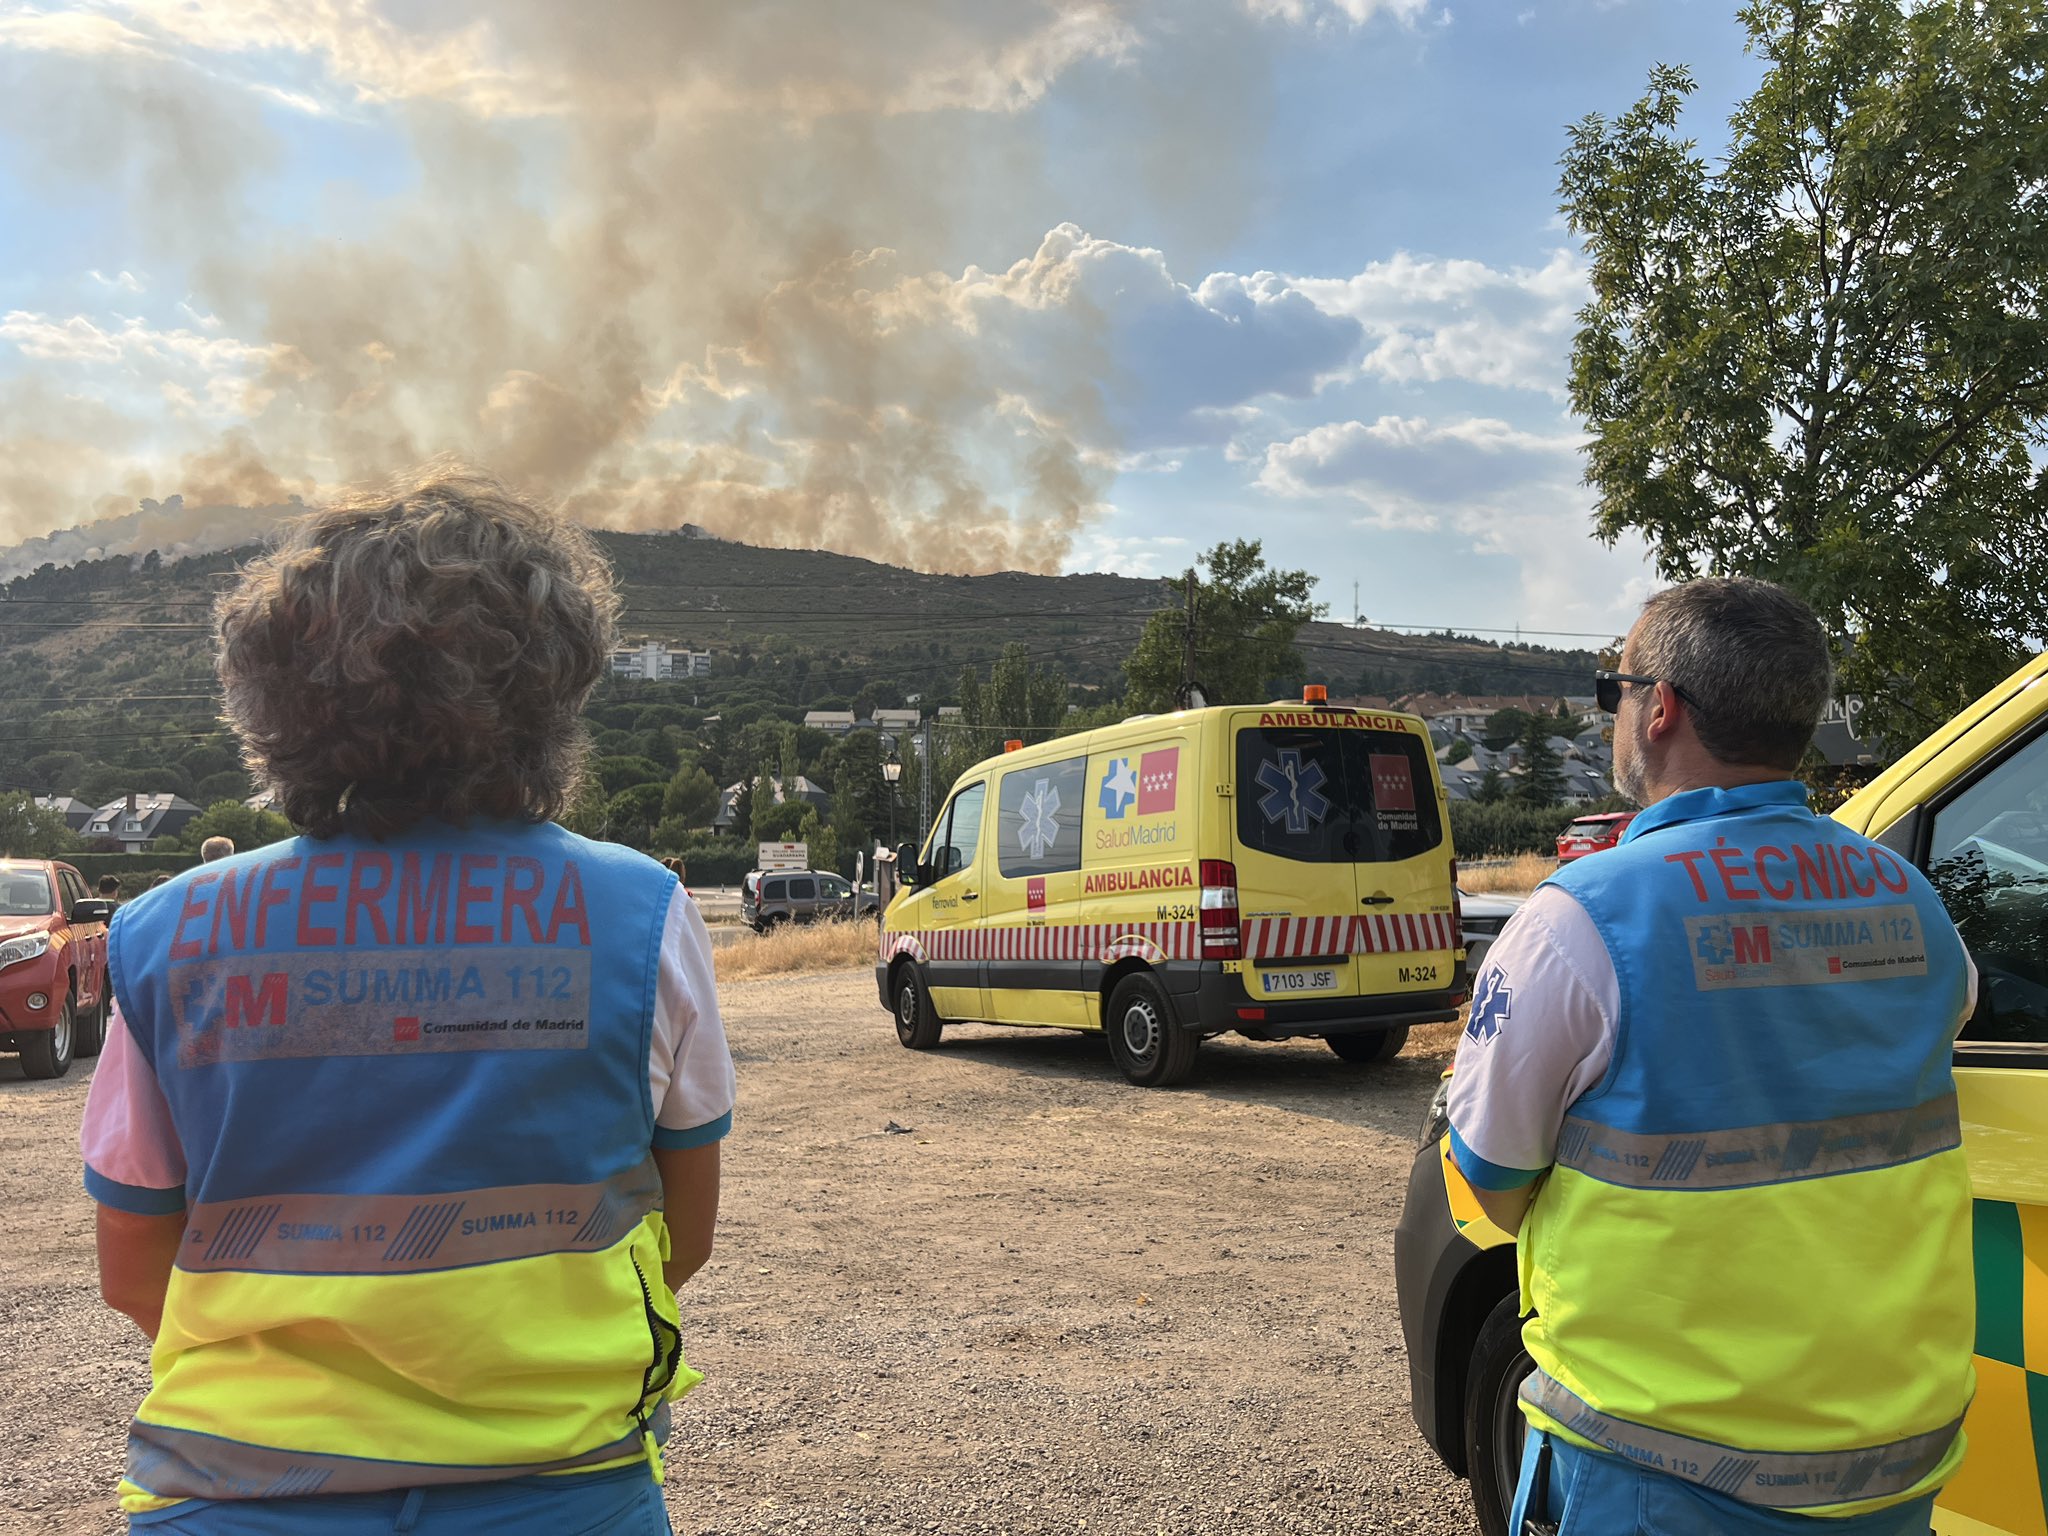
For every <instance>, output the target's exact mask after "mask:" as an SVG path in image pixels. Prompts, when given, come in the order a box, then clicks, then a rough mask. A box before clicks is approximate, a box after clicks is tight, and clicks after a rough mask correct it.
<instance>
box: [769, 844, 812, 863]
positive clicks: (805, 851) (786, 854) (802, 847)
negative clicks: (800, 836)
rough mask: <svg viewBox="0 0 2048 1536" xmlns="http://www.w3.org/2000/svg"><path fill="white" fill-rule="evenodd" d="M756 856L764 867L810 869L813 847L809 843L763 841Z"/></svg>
mask: <svg viewBox="0 0 2048 1536" xmlns="http://www.w3.org/2000/svg"><path fill="white" fill-rule="evenodd" d="M755 858H756V860H757V861H758V867H760V868H762V869H809V868H810V867H811V848H810V844H808V843H763V844H761V846H760V848H759V850H758V851H757V852H756V854H755Z"/></svg>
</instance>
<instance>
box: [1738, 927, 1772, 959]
mask: <svg viewBox="0 0 2048 1536" xmlns="http://www.w3.org/2000/svg"><path fill="white" fill-rule="evenodd" d="M1730 931H1731V932H1732V933H1733V934H1734V936H1735V963H1736V964H1737V965H1769V964H1770V963H1771V927H1770V924H1768V923H1760V924H1758V925H1756V926H1755V927H1745V928H1733V929H1731V930H1730Z"/></svg>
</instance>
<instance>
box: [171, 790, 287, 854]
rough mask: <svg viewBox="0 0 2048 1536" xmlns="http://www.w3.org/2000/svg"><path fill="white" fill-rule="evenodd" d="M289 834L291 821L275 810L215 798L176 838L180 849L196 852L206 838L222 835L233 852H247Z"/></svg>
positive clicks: (280, 840)
mask: <svg viewBox="0 0 2048 1536" xmlns="http://www.w3.org/2000/svg"><path fill="white" fill-rule="evenodd" d="M291 835H292V824H291V823H290V822H288V821H286V820H285V819H284V818H283V817H282V816H280V815H278V814H277V813H276V812H275V811H257V810H251V809H250V808H249V807H248V806H246V805H244V804H242V802H241V801H239V800H216V801H214V802H213V804H211V805H209V806H208V807H207V808H206V809H205V810H204V811H202V812H200V814H199V815H198V816H196V817H194V818H193V819H192V820H191V821H189V822H187V823H186V824H185V830H184V831H183V832H181V833H179V834H178V839H177V841H178V846H179V847H180V848H184V849H188V850H190V851H191V852H194V853H197V852H198V851H199V845H200V844H201V843H203V842H205V841H206V840H207V839H208V838H209V837H225V838H227V839H229V840H230V841H232V842H233V843H234V845H235V852H237V853H247V852H248V851H249V850H250V849H251V848H265V847H268V846H269V845H270V844H272V843H281V842H283V841H284V840H285V839H286V838H288V837H290V836H291ZM159 841H162V839H159Z"/></svg>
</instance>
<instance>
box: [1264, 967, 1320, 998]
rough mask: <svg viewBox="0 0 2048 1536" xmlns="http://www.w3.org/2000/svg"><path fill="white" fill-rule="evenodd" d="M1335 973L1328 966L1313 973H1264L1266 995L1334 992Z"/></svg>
mask: <svg viewBox="0 0 2048 1536" xmlns="http://www.w3.org/2000/svg"><path fill="white" fill-rule="evenodd" d="M1336 990H1337V973H1336V971H1335V970H1333V969H1331V968H1330V967H1328V966H1325V967H1323V968H1322V969H1320V970H1313V971H1268V972H1266V995H1267V996H1268V997H1270V996H1272V995H1273V994H1274V993H1275V992H1334V991H1336Z"/></svg>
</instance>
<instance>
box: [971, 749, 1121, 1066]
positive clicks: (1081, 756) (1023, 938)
mask: <svg viewBox="0 0 2048 1536" xmlns="http://www.w3.org/2000/svg"><path fill="white" fill-rule="evenodd" d="M1087 779H1088V757H1087V754H1086V753H1085V752H1076V753H1075V754H1074V755H1073V756H1071V757H1064V758H1060V759H1059V760H1057V761H1054V762H1042V761H1033V762H1030V763H1026V764H1023V765H1021V766H1016V767H1008V766H1006V767H1004V768H1003V769H1002V770H1001V771H1000V772H999V773H998V774H997V775H996V781H995V797H996V816H995V826H994V829H993V830H994V847H993V852H992V856H993V859H994V862H995V868H994V870H993V871H992V872H991V874H990V878H989V879H988V881H987V882H986V884H985V893H984V899H983V901H982V907H983V911H982V915H981V921H982V923H983V925H984V927H985V929H986V935H987V940H988V945H989V949H988V966H987V971H986V980H987V985H988V1009H989V1012H988V1017H989V1019H990V1020H991V1021H993V1022H995V1023H998V1024H1052V1025H1059V1026H1063V1027H1066V1028H1069V1029H1085V1028H1088V1027H1089V1026H1090V1025H1091V1024H1092V1023H1093V1022H1094V1021H1093V1020H1092V1019H1091V1018H1090V1016H1089V1011H1088V998H1087V997H1086V996H1085V995H1084V994H1083V993H1082V991H1081V949H1080V943H1079V940H1080V928H1079V924H1080V921H1081V830H1082V829H1081V823H1082V815H1083V811H1084V808H1085V805H1086V800H1087Z"/></svg>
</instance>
